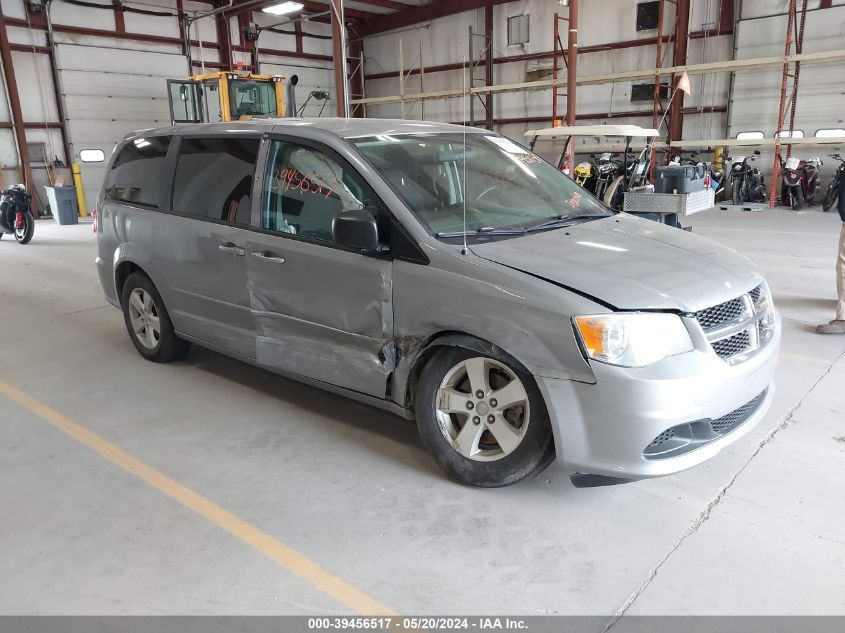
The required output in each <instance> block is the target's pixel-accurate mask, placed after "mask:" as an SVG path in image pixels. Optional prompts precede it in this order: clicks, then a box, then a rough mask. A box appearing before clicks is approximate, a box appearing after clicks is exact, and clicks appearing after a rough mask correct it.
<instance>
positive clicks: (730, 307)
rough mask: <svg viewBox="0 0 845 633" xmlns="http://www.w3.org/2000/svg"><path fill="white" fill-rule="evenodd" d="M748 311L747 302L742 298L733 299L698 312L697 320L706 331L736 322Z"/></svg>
mask: <svg viewBox="0 0 845 633" xmlns="http://www.w3.org/2000/svg"><path fill="white" fill-rule="evenodd" d="M745 311H746V306H745V301H743V299H742V297H737V298H736V299H731V300H730V301H726V302H725V303H720V304H719V305H717V306H713V307H712V308H707V309H706V310H702V311H701V312H696V314H695V318H696V319H698V322H699V323H700V324H701V327H702V328H704V330H705V331H707V330H712V329H713V328H717V327H719V326H721V325H724V324H725V323H730V322H731V321H736V320H737V319H738V318H740V317H741V316H742V315H743V313H745Z"/></svg>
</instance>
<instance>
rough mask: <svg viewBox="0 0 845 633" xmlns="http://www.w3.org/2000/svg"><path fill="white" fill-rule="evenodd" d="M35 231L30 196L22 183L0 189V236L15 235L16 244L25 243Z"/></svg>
mask: <svg viewBox="0 0 845 633" xmlns="http://www.w3.org/2000/svg"><path fill="white" fill-rule="evenodd" d="M34 232H35V219H34V218H33V217H32V196H31V195H30V194H29V192H28V191H27V190H26V188H25V187H24V186H23V185H15V186H14V187H11V188H9V189H6V190H4V191H0V237H2V236H3V234H5V233H9V234H11V235H14V236H15V239H16V240H17V242H18V244H27V243H29V241H30V240H31V239H32V234H33V233H34Z"/></svg>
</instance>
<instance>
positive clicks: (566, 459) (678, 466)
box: [536, 316, 781, 479]
mask: <svg viewBox="0 0 845 633" xmlns="http://www.w3.org/2000/svg"><path fill="white" fill-rule="evenodd" d="M780 333H781V321H780V317H779V316H777V317H776V325H775V332H774V336H773V338H772V340H770V341H769V342H768V343H767V344H766V345H765V347H763V348H762V349H760V350H759V351H758V352H757V353H756V354H755V355H754V356H753V357H751V358H749V359H748V360H746V361H744V362H741V363H738V364H736V365H730V364H728V363H726V362H725V361H724V360H722V359H721V358H719V357H718V356H717V355H716V354H715V352H713V350H712V349H696V350H695V351H693V352H689V353H686V354H682V355H679V356H675V357H672V358H667V359H665V360H663V361H661V362H659V363H656V364H654V365H651V366H649V367H642V368H625V367H616V366H612V365H607V364H603V363H598V362H591V367H592V369H593V372H594V374H595V377H596V382H595V384H588V383H582V382H576V381H571V380H562V379H554V378H544V377H540V376H538V377H536V380H537V383H538V385H539V387H540V390H541V392H542V393H543V396H544V398H545V400H546V404H547V407H548V409H549V416H550V419H551V423H552V426H553V432H554V435H555V449H556V451H557V459H558V461H559V462H560V463H561V464H562V465H563V467H564V468H565V469H566V470H568V471H570V472H582V473H592V474H600V475H609V476H615V477H623V478H632V479H638V478H646V477H659V476H662V475H669V474H672V473H675V472H678V471H681V470H685V469H687V468H691V467H692V466H696V465H697V464H700V463H702V462H704V461H707V460H708V459H710V458H712V457H715V456H716V455H717V454H718V453H719V452H720V451H722V450H723V449H724V448H725V447H727V446H729V445H730V444H732V443H733V442H735V441H736V440H738V439H739V438H740V437H742V436H743V435H745V434H746V433H748V431H750V430H751V429H752V428H753V427H754V425H756V424H757V423H758V422H759V421H760V420H761V419H762V418H763V416H764V415H765V414H766V412H767V410H768V409H769V406H770V404H771V401H772V399H773V396H774V391H775V389H774V375H775V368H776V365H777V357H778V353H779V349H780ZM664 447H665V448H664Z"/></svg>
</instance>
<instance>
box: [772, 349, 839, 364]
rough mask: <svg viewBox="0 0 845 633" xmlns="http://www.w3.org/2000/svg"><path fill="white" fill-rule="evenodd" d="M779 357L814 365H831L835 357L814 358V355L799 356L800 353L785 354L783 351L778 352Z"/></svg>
mask: <svg viewBox="0 0 845 633" xmlns="http://www.w3.org/2000/svg"><path fill="white" fill-rule="evenodd" d="M780 358H784V359H786V360H797V361H800V362H802V363H814V364H816V365H826V366H829V365H832V364H834V363H835V362H836V359H835V358H831V359H830V360H827V359H824V358H816V357H815V356H801V355H800V354H786V353H784V352H781V353H780Z"/></svg>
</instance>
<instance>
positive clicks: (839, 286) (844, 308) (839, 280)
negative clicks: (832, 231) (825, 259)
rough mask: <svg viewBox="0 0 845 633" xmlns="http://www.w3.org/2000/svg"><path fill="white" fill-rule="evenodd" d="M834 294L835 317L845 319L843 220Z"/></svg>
mask: <svg viewBox="0 0 845 633" xmlns="http://www.w3.org/2000/svg"><path fill="white" fill-rule="evenodd" d="M836 294H837V295H838V299H839V301H838V302H837V304H836V319H837V320H838V321H845V222H843V223H842V232H841V233H840V234H839V256H838V257H837V258H836Z"/></svg>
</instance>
